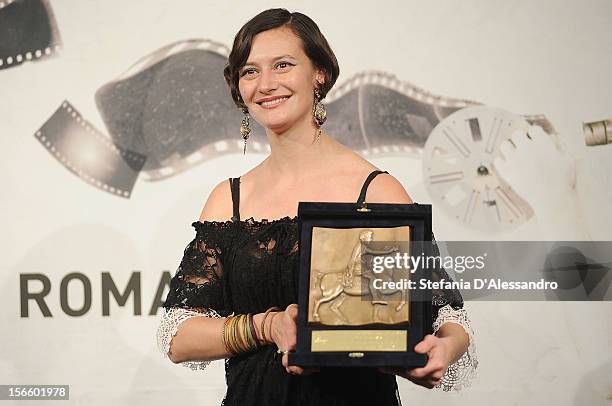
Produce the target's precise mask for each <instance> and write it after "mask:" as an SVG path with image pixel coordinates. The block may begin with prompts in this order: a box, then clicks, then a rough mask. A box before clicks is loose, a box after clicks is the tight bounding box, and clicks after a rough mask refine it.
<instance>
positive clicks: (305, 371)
mask: <svg viewBox="0 0 612 406" xmlns="http://www.w3.org/2000/svg"><path fill="white" fill-rule="evenodd" d="M282 363H283V366H284V367H285V370H286V371H287V373H288V374H291V375H310V374H312V373H315V372H319V368H302V367H298V366H295V365H291V366H289V357H288V356H287V354H283V359H282Z"/></svg>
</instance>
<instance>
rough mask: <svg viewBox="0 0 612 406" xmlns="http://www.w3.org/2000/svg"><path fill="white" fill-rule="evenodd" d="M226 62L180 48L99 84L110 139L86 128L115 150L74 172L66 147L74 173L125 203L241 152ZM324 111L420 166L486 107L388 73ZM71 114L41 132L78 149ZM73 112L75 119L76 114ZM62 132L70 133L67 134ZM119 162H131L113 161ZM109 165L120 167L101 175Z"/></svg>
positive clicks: (341, 89) (356, 136) (355, 80)
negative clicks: (450, 120)
mask: <svg viewBox="0 0 612 406" xmlns="http://www.w3.org/2000/svg"><path fill="white" fill-rule="evenodd" d="M228 54H229V50H228V48H227V47H226V46H224V45H223V44H220V43H218V42H215V41H211V40H205V39H191V40H186V41H178V42H175V43H172V44H169V45H167V46H164V47H162V48H160V49H159V50H157V51H154V52H152V53H150V54H148V55H146V56H144V57H142V58H140V59H139V60H138V61H137V62H136V63H134V64H133V65H132V66H130V67H129V68H128V69H127V70H126V71H125V72H124V73H123V74H121V75H120V76H119V77H117V78H116V79H113V80H111V81H109V82H108V83H106V84H104V85H103V86H101V87H100V88H99V89H98V90H97V91H96V94H95V101H96V105H97V107H98V110H99V112H100V114H101V116H102V119H103V121H104V123H105V126H106V127H107V130H108V133H109V135H110V138H106V137H104V136H102V135H101V133H100V132H99V131H97V130H95V129H93V127H92V126H91V125H89V124H88V128H91V129H92V131H93V133H95V134H97V135H98V136H99V137H101V138H100V139H102V140H105V141H108V142H110V145H109V144H108V143H105V142H103V143H101V144H100V148H101V150H102V151H104V153H103V154H101V155H100V158H99V159H97V160H96V161H97V164H96V165H97V166H96V165H94V166H84V165H81V166H79V165H76V164H74V163H75V162H81V161H80V160H79V158H78V157H77V155H78V154H79V152H78V151H74V150H67V151H62V150H61V149H60V151H62V153H63V156H64V157H66V159H67V160H68V161H69V162H71V163H73V164H72V167H73V168H76V169H75V170H73V168H70V167H69V169H71V170H73V172H75V173H77V174H87V176H83V178H84V179H85V180H87V181H88V182H90V183H92V184H94V185H95V186H97V187H99V188H101V189H103V190H106V191H110V190H113V191H115V192H113V193H117V194H118V195H120V196H123V197H127V196H129V195H130V193H131V190H132V188H133V184H134V181H135V178H136V176H138V175H140V176H141V177H142V178H143V179H146V180H150V181H153V180H162V179H165V178H168V177H171V176H174V175H176V174H178V173H181V172H183V171H185V170H188V169H189V168H191V167H194V166H196V165H198V164H200V163H202V162H205V161H207V160H210V159H213V158H216V157H218V156H219V155H222V154H228V153H241V152H242V147H243V144H242V143H243V140H242V138H241V137H240V135H239V131H238V128H239V125H240V120H241V118H242V114H241V112H240V111H239V110H238V109H237V108H236V106H235V105H234V103H233V101H232V100H231V97H230V95H229V91H228V89H227V85H226V83H225V79H224V78H223V73H222V72H223V68H224V66H225V64H226V61H227V55H228ZM325 103H326V108H327V111H328V117H329V119H328V121H327V123H326V124H325V127H326V130H327V131H328V132H329V133H330V134H332V135H334V136H335V137H336V138H337V139H338V140H339V141H340V142H342V143H343V144H345V145H347V146H348V147H350V148H352V149H354V150H356V151H358V152H360V153H362V154H363V155H370V156H372V155H382V156H387V155H399V156H406V155H414V156H416V157H418V158H422V154H423V148H424V147H425V143H426V141H427V139H428V138H429V136H430V133H431V132H432V130H433V128H434V127H436V126H437V125H438V124H439V123H440V122H441V121H442V120H444V119H445V118H446V117H448V116H449V115H450V114H453V113H454V112H456V111H458V110H460V109H463V108H466V107H470V106H476V105H479V103H477V102H474V101H469V100H462V99H454V98H450V97H444V96H438V95H434V94H432V93H429V92H427V91H426V90H423V89H421V88H418V87H417V86H415V85H413V84H411V83H408V82H405V81H400V80H399V79H398V78H397V77H396V76H394V75H391V74H388V73H385V72H381V71H366V72H362V73H359V74H357V75H355V76H353V77H352V78H350V79H349V80H347V81H346V82H344V83H342V84H340V85H339V86H337V87H336V88H334V89H333V90H332V91H331V92H330V93H329V94H328V97H327V99H326V101H325ZM66 106H69V104H68V102H65V103H64V105H62V108H60V109H59V110H58V111H57V112H56V113H55V114H54V116H53V117H52V118H51V119H50V122H47V123H45V125H44V126H43V128H42V129H41V130H45V131H46V130H47V127H49V128H51V129H53V132H52V134H53V136H52V137H51V136H49V135H45V133H44V131H43V132H41V134H43V135H45V136H46V137H47V139H51V140H52V141H53V142H55V143H56V145H64V141H63V140H64V138H65V139H66V140H69V141H67V143H68V144H70V143H72V140H73V139H72V138H71V137H72V133H71V131H72V130H73V128H72V127H69V126H63V127H62V126H57V125H56V124H55V123H54V120H60V121H62V122H68V121H70V120H76V117H78V118H79V120H81V121H78V120H77V121H76V123H77V124H79V123H81V122H85V121H84V120H83V119H82V118H81V117H80V115H78V113H75V114H77V116H76V117H73V116H72V114H70V115H69V116H66V115H65V114H64V113H63V112H62V109H64V110H66V109H67V108H68V107H66ZM69 108H70V109H72V110H71V112H74V107H72V106H69ZM526 118H527V119H528V120H532V121H534V122H537V123H538V124H540V125H542V126H543V127H544V128H545V129H546V128H552V126H550V123H548V121H547V120H546V118H545V117H543V116H527V117H526ZM68 130H70V131H68ZM61 131H67V133H66V134H64V135H61ZM86 133H88V134H92V133H91V132H87V131H86ZM252 133H253V135H254V137H252V138H251V140H250V141H249V148H248V149H249V151H253V152H256V153H266V152H269V151H270V147H269V145H268V144H267V142H265V132H264V130H263V129H262V128H261V126H259V125H258V124H257V123H256V122H254V121H253V122H252ZM38 136H39V134H38V133H37V137H38ZM45 145H46V144H45ZM51 145H53V144H51ZM111 145H112V146H114V147H115V148H116V150H114V149H113V148H112V147H111ZM46 146H47V147H49V146H48V145H46ZM56 149H58V148H56ZM109 151H110V152H109ZM118 151H119V152H118ZM50 152H53V151H50ZM71 154H72V155H71ZM113 154H114V155H113ZM101 156H108V157H109V158H108V159H109V163H106V164H103V163H102V162H100V160H101V159H102V158H101ZM119 156H120V157H122V158H125V161H121V160H118V159H115V158H117V157H119ZM145 157H146V158H145ZM105 165H106V166H108V165H111V166H112V165H116V168H114V169H111V168H107V170H106V171H104V170H101V168H102V167H103V166H105ZM139 172H140V173H139ZM113 176H114V177H116V179H115V178H113Z"/></svg>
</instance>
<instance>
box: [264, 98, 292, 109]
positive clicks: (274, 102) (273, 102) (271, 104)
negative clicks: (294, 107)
mask: <svg viewBox="0 0 612 406" xmlns="http://www.w3.org/2000/svg"><path fill="white" fill-rule="evenodd" d="M289 97H291V96H283V97H279V98H276V99H274V100H270V101H264V102H261V103H257V104H259V105H260V106H261V107H264V108H271V107H276V106H278V105H279V104H281V103H282V102H284V101H285V100H287V99H288V98H289Z"/></svg>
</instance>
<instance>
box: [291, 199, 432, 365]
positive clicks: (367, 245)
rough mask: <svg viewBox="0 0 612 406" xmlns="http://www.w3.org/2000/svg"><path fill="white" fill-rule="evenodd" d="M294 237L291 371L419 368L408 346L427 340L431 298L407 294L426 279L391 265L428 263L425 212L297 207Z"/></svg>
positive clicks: (425, 293) (399, 207)
mask: <svg viewBox="0 0 612 406" xmlns="http://www.w3.org/2000/svg"><path fill="white" fill-rule="evenodd" d="M298 233H299V249H300V271H299V281H298V306H299V310H298V318H297V344H296V349H295V352H292V353H289V365H297V366H301V367H322V366H362V367H363V366H365V367H405V368H408V367H418V366H423V365H425V364H426V363H427V355H426V354H418V353H416V352H414V346H415V345H416V344H417V343H419V342H420V341H421V340H423V338H424V337H425V336H426V335H427V334H429V333H431V317H432V316H431V290H430V289H429V290H428V289H425V288H423V289H421V288H417V289H415V288H409V286H410V287H414V286H415V285H414V283H416V281H420V280H422V279H430V275H429V274H428V273H429V272H430V271H428V270H427V269H425V268H423V267H420V266H418V265H417V266H409V267H408V268H399V267H397V266H395V265H393V264H396V263H399V262H398V261H399V260H400V259H402V258H404V259H405V258H406V256H408V255H413V256H421V255H428V250H429V249H430V247H431V244H427V243H426V242H427V241H431V235H432V233H431V205H422V204H387V203H371V204H367V205H366V204H365V203H361V204H359V202H357V203H356V204H355V203H322V202H300V203H299V206H298ZM386 261H387V262H386ZM404 263H410V262H409V261H404ZM383 264H384V265H387V266H383ZM410 281H413V285H409V284H410Z"/></svg>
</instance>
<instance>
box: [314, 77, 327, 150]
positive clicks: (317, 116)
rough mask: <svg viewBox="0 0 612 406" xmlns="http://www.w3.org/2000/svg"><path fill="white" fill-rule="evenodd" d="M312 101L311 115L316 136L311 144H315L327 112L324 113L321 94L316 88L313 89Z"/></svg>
mask: <svg viewBox="0 0 612 406" xmlns="http://www.w3.org/2000/svg"><path fill="white" fill-rule="evenodd" d="M319 85H322V83H319ZM314 99H315V104H314V106H313V109H312V113H313V116H314V123H315V126H316V127H317V135H316V136H315V139H314V141H313V142H316V141H317V140H318V139H319V137H320V136H321V126H322V125H323V124H324V123H325V120H327V111H325V105H324V104H323V103H322V102H321V99H322V97H321V92H319V89H317V88H315V89H314Z"/></svg>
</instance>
